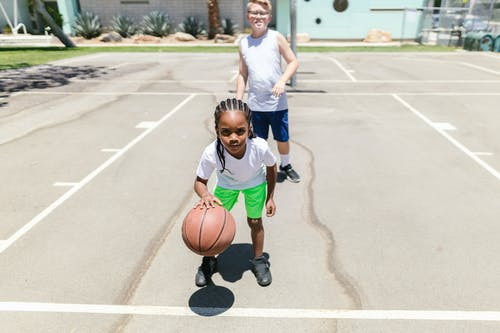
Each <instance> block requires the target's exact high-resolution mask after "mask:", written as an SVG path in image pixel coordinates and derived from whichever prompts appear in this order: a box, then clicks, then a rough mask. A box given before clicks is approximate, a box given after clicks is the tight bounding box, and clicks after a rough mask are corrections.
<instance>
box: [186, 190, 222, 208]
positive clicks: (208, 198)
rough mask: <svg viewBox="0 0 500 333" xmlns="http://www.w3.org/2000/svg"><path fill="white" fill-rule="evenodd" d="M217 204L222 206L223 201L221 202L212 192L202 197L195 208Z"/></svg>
mask: <svg viewBox="0 0 500 333" xmlns="http://www.w3.org/2000/svg"><path fill="white" fill-rule="evenodd" d="M215 204H218V205H220V206H222V202H220V200H219V199H218V198H216V197H214V196H213V194H211V193H207V194H204V195H203V196H202V197H201V198H200V201H198V202H197V203H196V204H195V205H194V207H193V208H199V209H204V208H211V207H212V208H213V207H215Z"/></svg>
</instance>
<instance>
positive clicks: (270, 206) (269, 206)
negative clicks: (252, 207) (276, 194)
mask: <svg viewBox="0 0 500 333" xmlns="http://www.w3.org/2000/svg"><path fill="white" fill-rule="evenodd" d="M275 213H276V204H275V203H274V200H273V199H269V200H267V202H266V216H268V217H271V216H274V214H275Z"/></svg>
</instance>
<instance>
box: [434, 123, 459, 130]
mask: <svg viewBox="0 0 500 333" xmlns="http://www.w3.org/2000/svg"><path fill="white" fill-rule="evenodd" d="M432 127H434V128H435V129H439V130H443V131H455V130H456V129H457V128H456V127H455V126H453V125H452V124H450V123H432Z"/></svg>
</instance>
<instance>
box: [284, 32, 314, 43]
mask: <svg viewBox="0 0 500 333" xmlns="http://www.w3.org/2000/svg"><path fill="white" fill-rule="evenodd" d="M290 38H291V37H290V35H288V36H287V39H288V41H290ZM310 41H311V37H310V36H309V34H308V33H307V32H301V33H297V43H307V42H310Z"/></svg>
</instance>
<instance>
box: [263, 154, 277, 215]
mask: <svg viewBox="0 0 500 333" xmlns="http://www.w3.org/2000/svg"><path fill="white" fill-rule="evenodd" d="M277 174H278V169H277V167H276V164H274V165H273V166H270V167H266V180H267V197H266V215H267V216H273V215H274V214H275V213H276V204H275V203H274V198H273V197H274V188H275V186H276V176H277Z"/></svg>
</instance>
